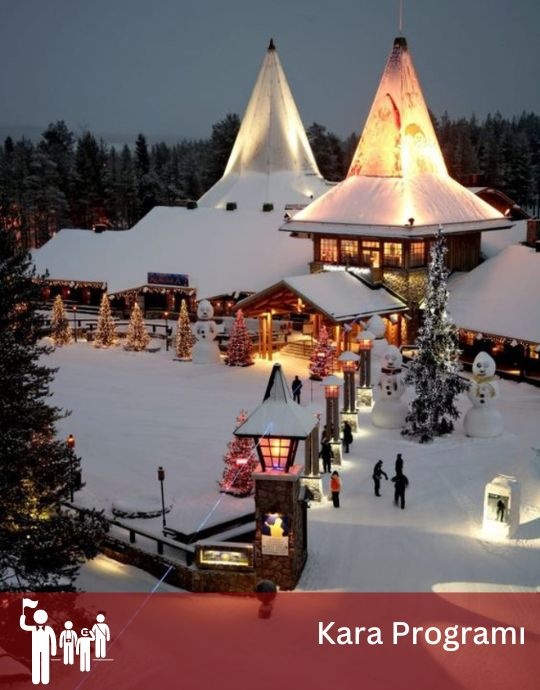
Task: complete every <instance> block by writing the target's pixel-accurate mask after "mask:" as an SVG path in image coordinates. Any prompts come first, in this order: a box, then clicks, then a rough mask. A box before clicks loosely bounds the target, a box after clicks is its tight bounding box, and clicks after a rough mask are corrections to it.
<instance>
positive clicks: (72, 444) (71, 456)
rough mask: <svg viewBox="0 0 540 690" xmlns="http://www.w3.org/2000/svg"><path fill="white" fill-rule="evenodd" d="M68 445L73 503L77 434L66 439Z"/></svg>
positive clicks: (70, 489)
mask: <svg viewBox="0 0 540 690" xmlns="http://www.w3.org/2000/svg"><path fill="white" fill-rule="evenodd" d="M66 446H67V447H68V450H69V475H70V476H69V500H70V501H71V503H73V491H74V485H75V469H74V467H73V465H74V463H75V436H73V434H70V435H69V436H68V437H67V439H66Z"/></svg>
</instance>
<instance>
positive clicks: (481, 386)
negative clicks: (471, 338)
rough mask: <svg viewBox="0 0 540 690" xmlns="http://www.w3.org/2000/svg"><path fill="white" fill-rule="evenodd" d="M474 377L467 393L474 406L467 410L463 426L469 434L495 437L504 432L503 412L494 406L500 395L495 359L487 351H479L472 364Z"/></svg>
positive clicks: (478, 436) (479, 436)
mask: <svg viewBox="0 0 540 690" xmlns="http://www.w3.org/2000/svg"><path fill="white" fill-rule="evenodd" d="M472 374H473V378H472V381H471V384H470V386H469V389H468V391H467V395H468V396H469V400H470V401H471V402H472V404H473V406H472V407H471V408H470V409H469V410H468V411H467V414H466V415H465V419H464V420H463V426H464V428H465V433H466V434H467V436H472V437H473V438H494V437H495V436H500V435H501V434H502V432H503V421H502V416H501V413H500V412H499V411H498V410H496V409H495V408H494V406H493V403H494V402H495V400H496V399H497V398H498V397H499V384H498V382H497V378H496V377H495V360H494V359H493V357H491V356H490V355H488V353H487V352H479V353H478V354H477V355H476V357H475V358H474V362H473V365H472Z"/></svg>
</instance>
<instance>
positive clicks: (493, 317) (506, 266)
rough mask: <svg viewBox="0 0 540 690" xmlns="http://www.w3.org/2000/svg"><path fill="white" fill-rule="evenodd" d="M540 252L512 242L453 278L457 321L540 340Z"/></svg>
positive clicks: (453, 308)
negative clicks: (466, 271) (470, 269)
mask: <svg viewBox="0 0 540 690" xmlns="http://www.w3.org/2000/svg"><path fill="white" fill-rule="evenodd" d="M539 288H540V254H539V253H537V252H536V251H535V250H534V249H531V248H530V247H524V246H520V245H511V246H509V247H507V248H506V249H504V250H503V251H501V252H499V253H498V254H497V255H496V256H494V257H493V258H492V259H489V260H488V261H485V262H484V263H483V264H480V265H479V266H477V267H476V268H475V269H474V270H472V271H470V272H469V273H460V274H457V275H455V276H452V277H451V279H450V281H449V290H450V297H449V301H448V309H449V312H450V314H451V315H452V318H453V320H454V321H455V323H456V325H457V326H459V327H460V328H467V329H470V330H474V331H478V332H481V333H485V334H490V335H499V336H504V337H506V338H518V339H521V340H526V341H530V342H533V343H540V299H539Z"/></svg>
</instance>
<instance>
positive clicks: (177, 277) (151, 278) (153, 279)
mask: <svg viewBox="0 0 540 690" xmlns="http://www.w3.org/2000/svg"><path fill="white" fill-rule="evenodd" d="M147 283H148V284H149V285H173V286H175V287H188V286H189V276H188V275H187V274H186V273H148V278H147Z"/></svg>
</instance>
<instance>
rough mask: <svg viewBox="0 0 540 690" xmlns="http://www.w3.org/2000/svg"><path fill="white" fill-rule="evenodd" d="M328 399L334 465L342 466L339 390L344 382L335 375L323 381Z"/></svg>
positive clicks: (325, 395)
mask: <svg viewBox="0 0 540 690" xmlns="http://www.w3.org/2000/svg"><path fill="white" fill-rule="evenodd" d="M321 383H322V385H323V386H324V397H325V398H326V429H327V431H328V433H329V434H330V437H331V439H332V441H331V444H332V451H333V453H334V464H335V465H341V443H340V440H339V389H340V387H341V386H342V385H343V380H342V379H340V378H339V377H337V376H336V375H335V374H330V376H327V377H326V378H324V379H323V380H322V381H321Z"/></svg>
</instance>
